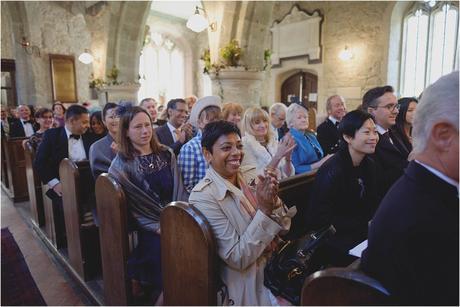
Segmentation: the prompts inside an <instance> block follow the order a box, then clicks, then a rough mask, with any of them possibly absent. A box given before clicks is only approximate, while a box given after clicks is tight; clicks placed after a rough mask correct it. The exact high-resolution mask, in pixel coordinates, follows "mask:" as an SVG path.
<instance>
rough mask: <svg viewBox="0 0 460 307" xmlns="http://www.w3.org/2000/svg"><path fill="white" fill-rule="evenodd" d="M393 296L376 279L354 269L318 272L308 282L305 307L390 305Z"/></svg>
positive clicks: (302, 299)
mask: <svg viewBox="0 0 460 307" xmlns="http://www.w3.org/2000/svg"><path fill="white" fill-rule="evenodd" d="M389 304H391V297H390V294H389V292H388V291H387V290H386V289H385V288H384V287H383V286H382V285H381V284H380V283H379V282H378V281H377V280H375V279H373V278H371V277H369V276H367V275H365V274H364V273H363V272H361V271H358V270H353V269H350V268H328V269H325V270H323V271H318V272H316V273H314V274H312V275H310V276H309V277H307V279H306V280H305V282H304V285H303V288H302V294H301V305H305V306H315V305H316V306H327V305H329V306H339V305H340V306H350V305H352V306H353V305H354V306H364V305H389Z"/></svg>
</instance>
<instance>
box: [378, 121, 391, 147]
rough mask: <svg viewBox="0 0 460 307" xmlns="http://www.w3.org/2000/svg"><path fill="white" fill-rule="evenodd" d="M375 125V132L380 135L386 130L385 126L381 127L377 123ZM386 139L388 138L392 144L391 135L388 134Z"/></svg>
mask: <svg viewBox="0 0 460 307" xmlns="http://www.w3.org/2000/svg"><path fill="white" fill-rule="evenodd" d="M375 126H376V127H377V132H378V133H380V135H384V134H385V133H387V132H388V129H385V128H383V127H382V126H380V125H378V124H376V125H375ZM388 139H389V140H390V142H391V144H393V145H394V143H393V140H392V139H391V137H390V136H389V135H388Z"/></svg>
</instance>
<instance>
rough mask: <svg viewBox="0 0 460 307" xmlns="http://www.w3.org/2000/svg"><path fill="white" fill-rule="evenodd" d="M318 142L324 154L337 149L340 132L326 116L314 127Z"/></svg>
mask: <svg viewBox="0 0 460 307" xmlns="http://www.w3.org/2000/svg"><path fill="white" fill-rule="evenodd" d="M316 132H317V134H318V135H317V138H318V142H319V144H320V145H321V148H323V151H324V154H325V155H327V154H332V153H335V152H337V151H338V150H339V139H340V134H339V130H338V129H337V127H336V126H335V125H334V123H333V122H332V121H331V120H330V119H329V118H326V120H325V121H324V122H322V123H321V125H319V126H318V128H317V129H316Z"/></svg>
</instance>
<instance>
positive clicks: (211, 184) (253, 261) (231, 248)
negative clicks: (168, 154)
mask: <svg viewBox="0 0 460 307" xmlns="http://www.w3.org/2000/svg"><path fill="white" fill-rule="evenodd" d="M202 146H203V153H204V156H205V158H206V160H207V162H208V163H209V169H208V170H207V172H206V176H205V177H204V178H203V179H202V180H201V181H200V182H199V183H198V184H197V185H196V186H195V188H194V189H193V190H192V193H191V195H190V198H189V203H190V204H191V205H193V206H195V207H196V208H197V209H199V210H200V211H201V212H202V213H203V214H204V215H205V216H206V218H207V220H208V221H209V223H210V224H211V227H212V230H213V232H214V236H215V238H216V240H217V245H218V254H219V257H220V258H221V259H222V261H223V262H222V266H221V268H220V276H221V279H222V282H223V283H224V284H225V285H226V288H227V291H228V293H227V295H226V297H225V299H224V300H223V301H221V303H222V304H224V305H229V304H234V305H276V304H277V300H276V298H275V297H274V296H273V295H272V294H271V292H270V290H268V289H267V288H265V287H264V267H265V264H266V261H267V259H268V256H269V255H270V252H271V251H272V249H273V248H274V244H275V243H274V242H275V238H276V236H277V235H278V234H280V233H281V232H286V231H288V230H289V227H290V224H291V218H292V217H293V216H294V215H295V212H296V209H295V207H293V208H291V209H289V210H287V208H286V207H285V206H284V204H283V203H282V202H281V200H280V199H279V198H278V196H277V192H278V181H277V179H276V171H275V170H272V169H267V170H266V172H265V176H257V175H256V169H255V167H252V166H245V167H241V161H242V159H243V156H244V153H243V149H242V144H241V135H240V131H239V129H238V128H237V127H236V126H235V125H234V124H232V123H228V122H224V121H217V122H214V123H210V124H208V125H207V126H206V128H205V130H204V132H203V139H202Z"/></svg>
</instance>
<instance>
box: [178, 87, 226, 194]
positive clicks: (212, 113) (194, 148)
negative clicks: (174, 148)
mask: <svg viewBox="0 0 460 307" xmlns="http://www.w3.org/2000/svg"><path fill="white" fill-rule="evenodd" d="M220 114H221V99H220V97H218V96H205V97H203V98H200V99H198V101H197V102H196V103H195V105H194V106H193V107H192V111H191V114H190V123H191V124H192V125H193V126H194V127H196V128H198V132H197V134H196V136H195V137H194V138H192V139H191V140H190V141H188V142H187V143H185V144H184V146H182V148H181V150H180V153H179V158H178V162H179V168H180V169H181V172H182V179H183V180H184V186H185V189H186V190H187V192H189V193H190V192H191V191H192V189H193V187H194V186H195V185H196V184H197V183H198V181H200V180H201V179H202V178H203V177H204V175H205V174H206V169H207V168H208V165H207V164H206V160H205V159H204V156H203V152H202V151H201V132H202V130H203V129H204V127H205V126H206V124H208V123H210V122H214V121H217V120H219V119H220Z"/></svg>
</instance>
